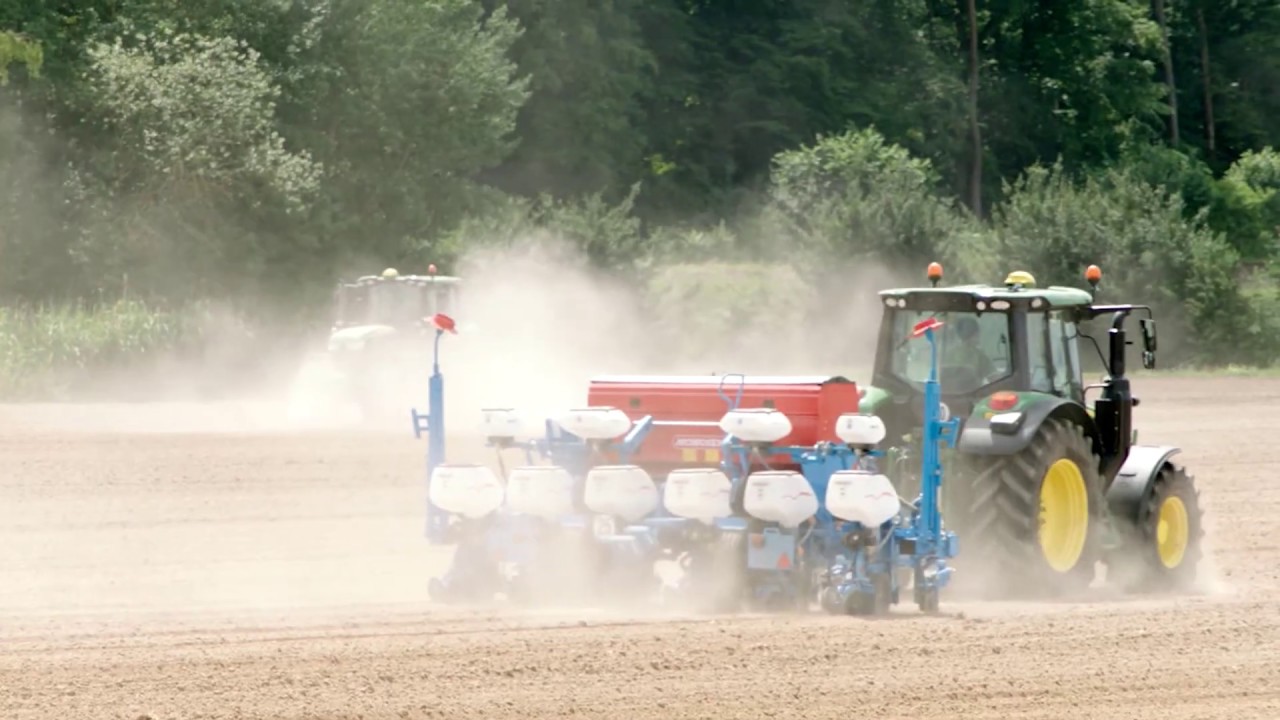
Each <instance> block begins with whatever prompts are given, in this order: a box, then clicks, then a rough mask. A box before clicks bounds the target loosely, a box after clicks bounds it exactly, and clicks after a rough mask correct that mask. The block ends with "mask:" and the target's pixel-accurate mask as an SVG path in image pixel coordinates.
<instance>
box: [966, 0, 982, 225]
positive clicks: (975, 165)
mask: <svg viewBox="0 0 1280 720" xmlns="http://www.w3.org/2000/svg"><path fill="white" fill-rule="evenodd" d="M969 141H970V143H971V144H972V151H973V156H972V158H971V160H970V167H969V207H970V208H972V209H973V214H974V215H977V216H979V217H981V216H982V127H981V126H980V125H979V123H978V7H977V0H969Z"/></svg>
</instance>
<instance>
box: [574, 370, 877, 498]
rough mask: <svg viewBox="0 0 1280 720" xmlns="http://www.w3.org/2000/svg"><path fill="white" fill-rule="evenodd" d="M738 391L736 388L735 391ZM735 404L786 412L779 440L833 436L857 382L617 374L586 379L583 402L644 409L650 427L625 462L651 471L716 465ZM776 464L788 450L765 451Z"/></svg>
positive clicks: (785, 461)
mask: <svg viewBox="0 0 1280 720" xmlns="http://www.w3.org/2000/svg"><path fill="white" fill-rule="evenodd" d="M739 395H740V396H741V397H740V398H739ZM726 398H727V399H728V400H729V401H733V400H738V407H739V408H742V409H748V408H772V409H775V410H778V411H779V412H782V413H785V414H786V415H787V417H788V419H790V420H791V426H792V432H791V434H790V435H788V436H787V437H785V438H783V439H782V440H781V441H779V442H778V443H776V444H777V445H813V444H815V443H817V442H820V441H823V440H829V441H832V442H836V443H839V442H840V439H839V438H838V437H837V436H836V433H835V428H836V421H837V420H838V419H839V418H840V416H841V415H843V414H845V413H852V412H857V410H858V400H859V393H858V386H857V384H856V383H854V382H853V381H852V380H848V379H846V378H843V377H839V376H829V375H817V376H750V375H748V376H745V377H744V376H742V375H728V376H718V375H701V376H663V375H625V376H624V375H620V376H604V377H597V378H594V379H592V381H591V385H590V387H589V389H588V391H587V404H588V405H590V406H593V407H602V406H607V407H615V408H618V409H619V410H622V411H623V412H625V413H626V414H627V416H628V417H630V418H631V420H632V421H633V422H634V421H636V420H639V419H641V418H643V417H645V416H646V415H648V416H652V417H653V419H654V428H653V430H652V431H651V432H650V433H649V436H648V437H647V438H646V439H645V441H644V442H643V443H642V444H641V446H640V449H639V450H638V451H637V452H636V453H635V455H633V456H632V458H631V462H633V463H635V464H637V465H641V466H643V467H644V468H645V469H647V470H648V471H649V472H650V473H664V474H665V473H667V472H670V471H671V470H673V469H676V468H680V467H700V466H701V467H705V466H714V465H717V464H719V462H720V459H721V458H720V442H721V440H723V439H724V432H723V431H722V430H720V428H719V426H718V424H719V422H720V419H721V418H722V417H724V415H725V413H727V412H728V411H729V406H728V403H727V402H726ZM769 463H770V465H771V466H772V467H773V468H774V469H783V468H788V467H790V466H791V465H792V461H791V458H790V457H789V456H787V455H778V456H775V457H773V458H770V459H769Z"/></svg>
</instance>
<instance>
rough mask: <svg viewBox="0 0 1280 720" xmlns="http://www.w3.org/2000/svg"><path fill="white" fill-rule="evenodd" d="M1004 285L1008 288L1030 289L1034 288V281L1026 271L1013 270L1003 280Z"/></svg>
mask: <svg viewBox="0 0 1280 720" xmlns="http://www.w3.org/2000/svg"><path fill="white" fill-rule="evenodd" d="M1004 284H1005V285H1008V286H1009V287H1024V288H1030V287H1035V286H1036V279H1035V276H1033V275H1032V274H1031V273H1029V272H1027V271H1026V270H1014V271H1013V272H1011V273H1009V276H1008V277H1006V278H1005V279H1004Z"/></svg>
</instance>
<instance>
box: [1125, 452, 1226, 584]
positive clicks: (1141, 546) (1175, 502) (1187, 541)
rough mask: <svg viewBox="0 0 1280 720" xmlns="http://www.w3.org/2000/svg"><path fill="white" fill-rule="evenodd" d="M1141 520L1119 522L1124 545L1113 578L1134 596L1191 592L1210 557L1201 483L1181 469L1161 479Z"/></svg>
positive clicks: (1164, 471)
mask: <svg viewBox="0 0 1280 720" xmlns="http://www.w3.org/2000/svg"><path fill="white" fill-rule="evenodd" d="M1139 512H1140V515H1139V517H1137V518H1133V519H1126V518H1117V519H1116V522H1117V523H1119V524H1120V525H1121V528H1122V533H1121V537H1122V538H1123V540H1124V542H1123V543H1122V544H1121V546H1120V547H1119V548H1118V549H1117V550H1116V551H1115V552H1114V553H1113V554H1112V555H1111V556H1110V557H1108V558H1107V577H1108V580H1109V581H1114V582H1116V584H1118V585H1120V586H1121V587H1122V588H1123V589H1125V590H1126V591H1128V592H1138V593H1156V592H1177V591H1184V590H1187V589H1189V588H1190V587H1191V586H1192V585H1193V584H1194V583H1195V581H1196V572H1197V570H1198V569H1199V564H1200V560H1201V558H1202V557H1203V554H1204V551H1203V548H1202V547H1201V543H1202V541H1203V539H1204V528H1203V510H1202V509H1201V507H1200V493H1199V491H1197V490H1196V487H1195V481H1194V480H1193V479H1192V478H1191V476H1189V475H1188V474H1187V471H1186V470H1185V469H1184V468H1182V467H1181V466H1178V465H1173V464H1167V465H1165V466H1164V467H1163V468H1162V469H1161V470H1160V472H1159V473H1158V474H1157V475H1156V478H1155V481H1154V482H1152V484H1151V488H1150V489H1149V490H1148V491H1147V496H1146V497H1145V498H1144V499H1143V502H1142V505H1141V510H1140V511H1139Z"/></svg>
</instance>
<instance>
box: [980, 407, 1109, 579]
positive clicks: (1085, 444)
mask: <svg viewBox="0 0 1280 720" xmlns="http://www.w3.org/2000/svg"><path fill="white" fill-rule="evenodd" d="M966 464H967V465H969V466H970V472H968V473H965V475H966V477H962V478H957V480H958V481H959V482H958V483H957V484H963V485H964V489H963V490H962V491H961V493H962V494H963V495H964V496H965V497H966V499H965V500H964V501H962V502H961V503H957V504H962V506H963V510H962V513H961V515H962V519H961V522H960V523H958V525H959V527H957V528H956V532H957V534H958V535H959V538H960V543H961V548H962V550H961V554H960V557H958V558H957V559H956V560H957V562H956V568H957V573H956V575H957V578H956V579H957V581H959V582H958V583H957V584H958V585H960V586H961V587H972V588H973V589H975V590H978V591H979V592H980V594H982V595H985V596H987V597H988V598H1006V597H1029V596H1047V595H1059V594H1064V593H1071V592H1078V591H1080V590H1083V589H1085V588H1087V587H1088V585H1089V584H1090V582H1092V580H1093V576H1094V572H1095V564H1096V563H1097V561H1098V560H1099V559H1100V557H1099V556H1100V553H1101V522H1100V519H1101V517H1103V492H1102V487H1103V480H1102V475H1101V473H1100V472H1099V469H1098V466H1099V458H1098V456H1097V455H1096V454H1095V453H1094V451H1093V442H1092V441H1091V440H1090V439H1089V438H1088V437H1087V436H1086V435H1085V433H1084V429H1083V428H1082V427H1080V426H1079V425H1076V424H1074V423H1071V422H1068V421H1066V420H1063V419H1060V418H1051V419H1049V420H1046V421H1045V422H1044V424H1043V425H1041V426H1040V427H1039V428H1038V429H1037V430H1036V434H1035V436H1034V437H1033V438H1032V440H1031V443H1030V444H1028V445H1027V447H1026V448H1024V449H1023V450H1022V451H1021V452H1019V453H1017V454H1014V455H1010V456H1001V457H994V458H987V457H972V456H971V457H970V458H968V459H967V462H966Z"/></svg>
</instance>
